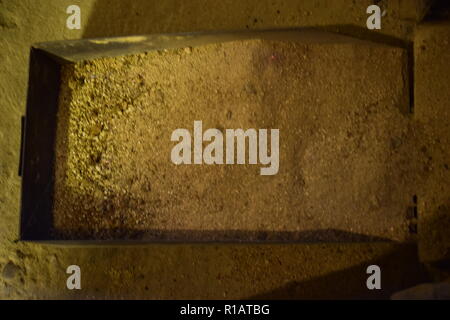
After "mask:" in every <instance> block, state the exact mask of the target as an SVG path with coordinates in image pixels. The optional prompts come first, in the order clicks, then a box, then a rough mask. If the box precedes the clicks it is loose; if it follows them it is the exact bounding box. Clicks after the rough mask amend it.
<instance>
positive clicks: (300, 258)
mask: <svg viewBox="0 0 450 320" xmlns="http://www.w3.org/2000/svg"><path fill="white" fill-rule="evenodd" d="M74 3H76V4H79V5H80V6H81V8H82V29H81V30H79V31H72V30H68V29H67V28H66V27H65V19H66V17H67V15H66V13H65V9H66V8H67V6H68V5H71V4H74ZM416 3H421V1H400V0H398V1H381V5H382V6H384V7H386V9H387V15H386V16H385V18H384V19H383V27H382V29H381V30H380V31H379V32H376V36H374V34H373V33H369V34H370V37H373V38H376V39H383V40H386V41H394V42H396V41H400V42H401V41H405V40H411V38H412V31H413V26H414V23H415V21H416V20H417V19H418V18H420V16H421V15H420V10H416V6H415V5H414V4H416ZM369 4H371V1H349V0H348V1H347V0H339V1H335V0H327V1H312V0H311V1H304V2H302V4H299V2H298V1H258V0H254V1H245V2H243V1H217V3H215V4H214V5H212V4H211V3H210V2H206V1H201V0H195V1H175V0H170V1H165V2H163V3H161V2H149V1H133V2H132V3H128V2H127V3H125V2H121V1H100V0H99V1H87V0H79V1H69V0H62V1H50V0H38V1H36V0H23V1H14V0H2V1H0V35H1V36H0V48H1V49H0V97H1V98H2V99H1V100H0V110H1V112H2V117H0V150H1V153H0V270H1V274H0V298H4V299H11V298H13V299H17V298H33V299H42V298H80V299H86V298H155V299H161V298H245V297H264V298H351V297H363V298H387V297H388V296H389V295H390V293H392V292H393V291H396V290H398V289H400V288H404V287H407V286H409V285H413V284H415V283H419V282H422V281H425V280H427V277H428V276H427V274H426V273H425V272H424V270H423V269H422V268H421V267H420V265H419V264H418V261H417V252H416V248H415V246H410V245H404V244H396V243H359V244H358V243H356V244H292V245H188V244H183V245H160V244H154V245H142V246H134V247H128V246H116V247H110V246H109V247H104V246H103V247H102V246H95V247H94V246H90V247H58V246H55V245H48V244H35V243H34V244H33V243H23V242H18V241H17V238H18V232H17V231H18V230H17V229H18V225H19V199H20V179H19V177H18V176H17V169H18V158H19V145H20V117H21V115H23V113H24V109H25V98H26V88H27V78H28V75H27V71H28V70H27V66H28V53H29V49H30V46H31V44H33V43H36V42H41V41H50V40H62V39H76V38H81V37H100V36H117V35H126V34H145V33H159V32H176V31H196V30H217V29H220V30H239V29H257V28H272V27H297V26H329V27H330V26H331V27H330V28H332V29H336V28H337V27H336V26H340V27H339V28H340V29H341V30H342V31H346V32H349V33H353V34H359V35H367V33H368V32H367V29H365V20H366V13H365V9H366V8H367V6H368V5H369ZM372 263H378V264H380V265H381V266H382V268H384V270H386V271H385V273H384V278H383V279H385V280H383V281H385V282H383V284H385V285H384V289H383V290H381V291H377V292H369V291H368V290H367V289H366V287H365V279H366V273H365V270H366V267H367V265H369V264H372ZM71 264H77V265H79V266H80V267H81V270H82V290H79V291H69V290H67V289H66V288H65V283H66V273H65V270H66V268H67V266H69V265H71Z"/></svg>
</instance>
